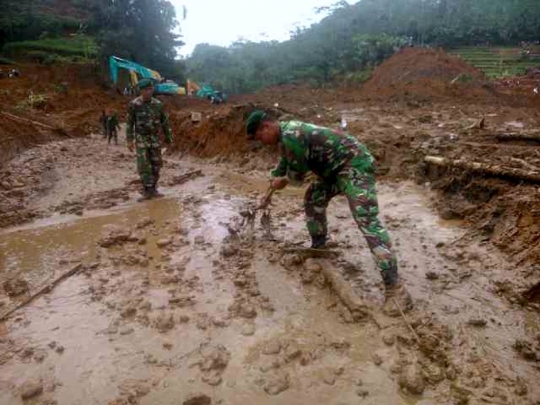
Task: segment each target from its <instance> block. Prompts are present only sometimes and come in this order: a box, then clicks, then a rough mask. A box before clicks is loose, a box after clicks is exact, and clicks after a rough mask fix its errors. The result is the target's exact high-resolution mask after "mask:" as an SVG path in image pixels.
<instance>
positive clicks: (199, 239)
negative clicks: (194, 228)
mask: <svg viewBox="0 0 540 405" xmlns="http://www.w3.org/2000/svg"><path fill="white" fill-rule="evenodd" d="M193 242H194V243H195V244H196V245H202V244H203V243H204V242H205V239H204V236H202V235H198V236H195V239H193Z"/></svg>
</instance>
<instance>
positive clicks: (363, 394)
mask: <svg viewBox="0 0 540 405" xmlns="http://www.w3.org/2000/svg"><path fill="white" fill-rule="evenodd" d="M356 395H358V396H359V397H360V398H367V397H368V396H369V391H368V390H365V389H362V388H359V389H357V390H356Z"/></svg>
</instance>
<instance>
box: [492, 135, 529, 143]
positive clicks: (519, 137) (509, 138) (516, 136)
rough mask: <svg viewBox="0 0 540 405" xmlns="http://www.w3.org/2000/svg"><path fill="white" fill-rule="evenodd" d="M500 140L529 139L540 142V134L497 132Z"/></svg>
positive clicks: (496, 136)
mask: <svg viewBox="0 0 540 405" xmlns="http://www.w3.org/2000/svg"><path fill="white" fill-rule="evenodd" d="M495 138H496V139H497V140H498V141H503V142H504V141H528V142H538V143H540V134H497V135H495Z"/></svg>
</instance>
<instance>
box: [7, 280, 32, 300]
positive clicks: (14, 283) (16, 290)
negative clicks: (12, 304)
mask: <svg viewBox="0 0 540 405" xmlns="http://www.w3.org/2000/svg"><path fill="white" fill-rule="evenodd" d="M2 286H3V287H4V291H5V293H6V295H7V296H8V297H17V296H18V295H22V294H26V293H27V292H28V289H29V288H28V283H27V282H26V280H24V279H22V278H15V279H12V280H8V281H5V282H4V284H3V285H2Z"/></svg>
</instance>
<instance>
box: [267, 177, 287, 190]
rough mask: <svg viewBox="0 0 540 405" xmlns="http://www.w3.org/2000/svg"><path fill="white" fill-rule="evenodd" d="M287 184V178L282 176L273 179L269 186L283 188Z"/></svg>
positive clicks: (275, 188) (276, 188)
mask: <svg viewBox="0 0 540 405" xmlns="http://www.w3.org/2000/svg"><path fill="white" fill-rule="evenodd" d="M287 184H289V180H288V179H286V178H284V177H282V178H279V179H275V180H273V181H272V186H271V187H272V188H273V189H274V190H283V189H284V188H285V187H287Z"/></svg>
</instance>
